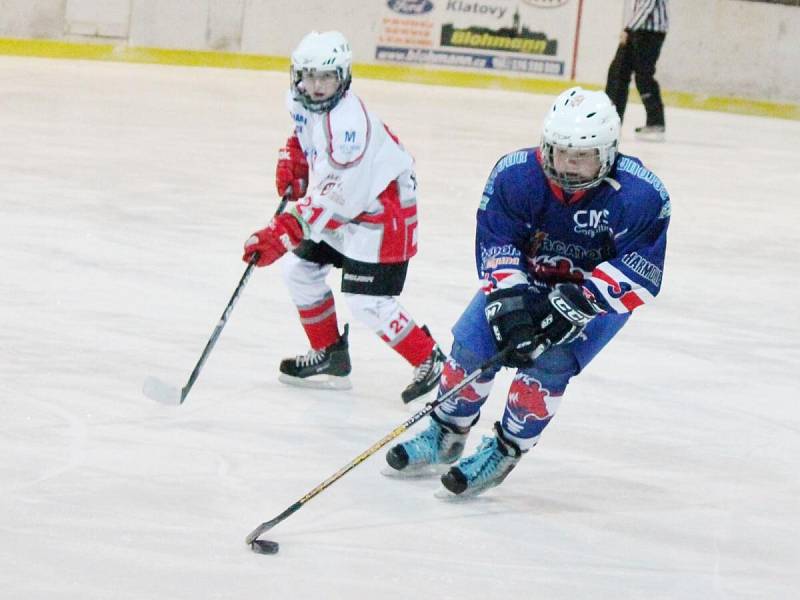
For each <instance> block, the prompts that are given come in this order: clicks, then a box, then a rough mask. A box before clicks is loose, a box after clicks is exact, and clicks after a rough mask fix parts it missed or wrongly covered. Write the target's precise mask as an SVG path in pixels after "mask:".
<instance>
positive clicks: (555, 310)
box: [530, 283, 603, 356]
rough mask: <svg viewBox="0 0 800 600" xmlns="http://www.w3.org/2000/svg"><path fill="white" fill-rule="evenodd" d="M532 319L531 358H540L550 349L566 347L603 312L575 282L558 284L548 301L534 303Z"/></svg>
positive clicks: (531, 310)
mask: <svg viewBox="0 0 800 600" xmlns="http://www.w3.org/2000/svg"><path fill="white" fill-rule="evenodd" d="M530 312H531V317H532V319H533V322H534V323H536V328H537V333H536V335H535V338H534V347H533V349H532V350H533V355H534V356H539V355H540V354H542V352H544V351H546V350H547V349H548V348H550V347H551V346H558V345H559V344H568V343H569V342H571V341H572V340H574V339H575V338H576V337H578V336H579V335H580V334H581V332H582V331H583V328H584V327H586V326H587V325H588V324H589V322H590V321H591V320H592V319H594V318H595V317H596V316H597V315H598V314H600V313H601V312H603V310H602V309H601V308H600V307H599V306H598V305H597V303H596V302H595V300H594V298H592V297H591V296H587V295H586V294H584V293H583V288H582V287H581V286H579V285H575V284H574V283H559V284H558V285H557V286H556V287H555V288H554V289H553V291H551V292H550V293H549V294H548V295H547V298H543V299H542V300H539V301H538V302H537V303H535V304H534V305H533V306H532V307H531V309H530Z"/></svg>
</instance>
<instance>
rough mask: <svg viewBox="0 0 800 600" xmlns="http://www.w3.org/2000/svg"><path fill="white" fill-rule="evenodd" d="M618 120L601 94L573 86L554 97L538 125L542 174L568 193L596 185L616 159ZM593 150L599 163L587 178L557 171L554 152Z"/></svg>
mask: <svg viewBox="0 0 800 600" xmlns="http://www.w3.org/2000/svg"><path fill="white" fill-rule="evenodd" d="M619 132H620V118H619V115H618V114H617V109H616V107H615V106H614V105H613V104H612V102H611V99H610V98H609V97H608V96H607V95H606V94H605V93H604V92H592V91H589V90H584V89H583V88H581V87H573V88H570V89H568V90H567V91H565V92H562V93H561V95H559V96H558V98H556V100H555V102H553V105H552V106H551V107H550V110H549V111H548V113H547V116H546V117H545V119H544V125H543V126H542V142H541V151H542V168H543V170H544V173H545V175H547V177H548V178H549V179H550V180H552V181H553V182H554V183H556V184H557V185H559V186H560V187H561V188H563V189H565V190H566V191H568V192H574V191H577V190H583V189H588V188H591V187H594V186H596V185H598V184H599V183H600V182H601V181H603V179H604V178H605V177H606V175H608V173H609V171H611V167H613V166H614V160H615V159H616V157H617V146H618V144H619ZM556 148H558V149H573V148H574V149H577V150H595V151H596V156H597V159H598V163H599V169H598V171H597V174H596V175H594V176H593V177H590V178H585V177H578V176H576V175H574V174H569V173H565V172H558V171H557V170H556V168H555V164H554V155H555V150H556Z"/></svg>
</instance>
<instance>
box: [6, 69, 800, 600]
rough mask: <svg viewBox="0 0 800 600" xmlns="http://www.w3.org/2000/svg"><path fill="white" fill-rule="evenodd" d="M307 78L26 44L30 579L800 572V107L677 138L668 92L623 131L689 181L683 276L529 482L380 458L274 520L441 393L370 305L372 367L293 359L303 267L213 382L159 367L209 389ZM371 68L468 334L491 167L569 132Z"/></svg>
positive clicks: (654, 581)
mask: <svg viewBox="0 0 800 600" xmlns="http://www.w3.org/2000/svg"><path fill="white" fill-rule="evenodd" d="M287 83H288V75H286V74H283V73H272V72H256V71H236V70H214V69H203V68H179V67H164V66H148V65H126V64H106V63H96V62H70V61H51V60H45V59H22V58H8V57H2V58H0V90H2V91H1V92H0V132H2V147H1V148H2V149H0V256H2V277H0V302H1V303H2V305H1V306H0V456H1V457H2V459H0V565H2V568H0V590H2V591H0V596H2V597H3V598H8V599H9V600H11V599H13V600H28V599H48V600H52V599H54V598H58V599H75V600H93V599H104V600H107V599H112V598H113V599H114V600H126V599H131V600H134V599H135V600H141V599H144V598H151V599H155V598H159V599H175V600H178V599H180V600H183V599H186V600H203V599H211V598H215V599H240V598H241V599H245V598H247V599H251V598H270V599H272V598H293V599H305V598H315V599H316V598H348V599H353V598H381V599H384V598H386V599H389V598H391V599H394V598H397V599H400V598H440V599H445V598H453V599H459V600H466V599H472V598H476V599H487V598H546V599H549V600H556V599H575V598H591V599H593V600H599V599H615V600H618V599H620V598H626V599H627V598H632V599H640V598H647V599H649V600H652V599H670V600H672V599H709V598H715V599H716V598H731V599H734V598H757V599H786V600H789V599H794V598H797V597H800V516H799V515H798V513H799V512H800V500H798V498H800V475H798V464H799V463H800V458H799V457H800V407H798V400H797V398H798V393H797V389H796V388H797V387H798V384H799V383H800V375H798V367H800V318H798V310H797V302H798V294H799V293H800V286H799V285H798V283H797V272H796V270H797V257H798V248H800V234H798V231H800V198H798V197H797V193H798V192H797V190H798V188H800V168H798V161H797V157H798V148H800V123H798V122H791V121H781V120H772V119H764V118H755V117H745V116H735V115H728V114H715V113H711V112H695V111H688V110H680V109H669V108H668V111H667V120H668V136H669V139H668V142H667V143H666V144H649V145H648V144H645V143H641V142H637V141H636V140H634V139H633V136H632V130H633V127H634V126H636V125H639V124H641V123H642V122H643V111H642V107H641V106H640V105H633V106H631V107H630V111H629V115H627V119H626V123H625V126H624V128H623V140H622V144H621V150H622V151H623V152H625V153H627V154H633V155H635V156H639V157H640V158H642V160H643V161H644V163H645V164H646V165H647V166H649V167H650V168H651V169H653V170H654V171H655V172H656V173H657V174H658V175H659V176H660V177H661V179H662V180H663V181H664V182H665V184H666V186H667V188H668V189H669V191H670V193H671V196H672V206H673V217H672V225H671V230H670V236H669V246H668V252H667V264H666V270H665V277H664V285H663V291H662V294H661V295H660V296H659V298H658V300H657V301H656V303H655V304H654V305H652V306H649V307H645V308H643V309H641V310H640V311H639V312H638V313H637V314H636V315H634V318H633V319H632V320H631V322H630V323H629V324H628V326H627V327H626V328H625V329H624V330H623V331H622V333H621V334H620V335H619V336H618V337H617V339H616V340H614V342H613V343H612V344H611V345H610V346H609V347H608V348H607V349H606V350H605V351H604V352H603V353H602V354H601V355H600V356H599V357H598V358H597V359H596V361H595V362H593V363H592V364H591V365H590V367H589V368H588V369H587V370H586V371H585V372H584V373H583V374H582V375H581V376H580V377H579V378H577V379H576V380H574V381H573V383H572V385H571V386H570V388H569V390H568V392H567V395H566V396H565V400H564V403H563V404H562V407H561V409H560V411H559V413H558V415H557V417H556V418H555V420H554V421H553V423H552V424H551V426H550V427H549V428H548V430H547V431H546V432H545V434H544V435H543V437H542V441H541V443H540V444H539V445H538V446H537V447H536V448H535V449H534V450H533V451H532V452H531V453H530V454H528V455H527V456H526V457H525V459H524V460H523V461H522V462H521V463H520V464H519V466H518V467H517V469H516V470H515V471H514V473H513V474H512V475H511V476H510V477H509V478H508V480H507V481H506V482H505V483H504V484H503V485H502V486H501V487H499V488H496V489H494V490H491V491H490V492H488V493H487V494H485V495H484V496H482V497H479V498H476V499H474V500H473V501H470V502H464V503H455V504H454V503H446V502H443V501H441V500H439V499H437V498H435V497H434V496H433V494H434V492H435V491H436V490H437V488H438V487H439V483H438V481H437V480H436V479H433V480H415V481H397V480H391V479H388V478H386V477H383V476H382V475H381V474H380V470H381V469H382V467H383V462H384V461H383V452H380V453H379V454H378V455H376V456H374V457H373V458H371V459H369V460H368V461H366V462H365V463H364V464H362V465H361V466H359V467H358V468H357V469H355V470H354V471H352V472H351V473H349V474H348V475H347V476H345V477H344V478H343V479H341V480H339V481H338V482H337V483H335V484H334V485H333V486H332V487H330V488H329V489H327V490H326V491H324V492H323V493H322V494H321V495H320V496H318V497H317V498H315V499H313V500H312V501H311V502H309V503H308V504H307V505H306V506H304V507H303V508H302V510H301V511H299V512H298V513H296V514H294V515H293V516H292V517H291V518H289V519H288V520H286V521H284V522H283V523H281V524H280V525H279V526H278V527H276V528H275V529H274V530H273V531H272V532H270V534H271V535H270V536H269V537H271V538H272V539H275V540H277V541H279V542H280V543H281V551H280V553H279V554H278V555H277V556H272V557H268V556H260V555H256V554H254V553H252V552H251V551H250V550H249V549H248V547H246V546H245V544H244V541H243V540H244V536H245V535H246V534H247V533H248V532H249V531H250V530H251V529H252V528H253V527H255V526H256V525H258V524H259V523H260V522H261V521H264V520H267V519H270V518H272V517H273V516H275V515H277V514H278V513H280V512H281V511H283V510H284V509H285V508H286V507H288V506H289V505H290V504H292V503H293V502H295V501H296V500H297V499H299V498H300V497H302V496H303V495H304V494H305V493H306V492H307V491H309V490H311V489H312V488H313V487H314V486H316V485H317V484H318V483H320V482H321V481H323V480H324V479H326V478H327V477H328V476H329V475H331V474H332V473H334V472H335V471H336V470H338V469H339V468H340V467H342V466H343V465H345V464H347V463H348V462H349V461H350V460H351V459H353V458H354V457H356V456H357V455H358V454H359V453H360V452H362V451H363V450H365V449H366V448H368V447H369V446H371V445H372V444H373V443H374V442H376V441H377V440H379V439H380V438H382V437H383V436H384V435H385V434H386V433H388V432H389V431H391V430H392V429H394V428H395V427H396V426H397V425H399V424H400V423H402V422H403V421H404V420H405V419H406V418H408V416H409V414H410V409H409V408H408V407H404V406H403V405H402V403H401V401H400V391H401V389H402V388H403V386H404V385H405V384H406V383H407V382H408V381H409V380H410V377H411V369H410V367H408V366H407V365H406V364H405V363H404V362H403V361H401V359H400V358H399V357H397V356H396V355H394V354H393V353H392V352H391V351H390V350H389V349H388V348H386V347H384V345H383V344H382V342H381V341H380V340H379V339H377V338H376V337H375V336H374V335H373V334H372V333H371V332H369V331H367V330H366V329H364V328H363V327H361V326H360V325H358V324H357V323H352V324H351V327H352V331H351V352H352V356H353V362H354V372H353V375H352V379H353V383H354V389H353V390H352V391H350V392H334V393H331V392H321V391H308V390H303V389H294V388H289V387H286V386H283V385H282V384H280V383H279V382H278V381H277V364H278V362H279V360H280V358H281V357H284V356H288V355H293V354H296V353H304V352H305V350H306V342H305V338H304V336H303V333H302V330H301V328H300V325H299V323H298V320H297V318H296V313H295V311H294V308H293V306H292V305H291V303H290V301H289V299H288V295H287V293H286V290H285V289H284V286H283V283H282V281H281V279H280V273H279V269H278V268H275V267H272V268H266V269H259V270H258V271H257V272H256V273H255V274H254V276H253V278H252V279H251V280H250V283H249V285H248V286H247V288H246V289H245V291H244V293H243V295H242V297H241V299H240V301H239V303H238V305H237V306H236V309H235V310H234V312H233V314H232V315H231V318H230V321H229V322H228V325H227V328H226V329H225V331H224V332H223V334H222V337H221V338H220V341H219V343H218V344H217V346H216V349H215V350H214V351H213V353H212V354H211V357H210V358H209V360H208V362H207V364H206V366H205V368H204V370H203V372H202V374H201V376H200V379H199V380H198V381H197V384H196V385H195V387H194V390H193V391H192V393H191V394H190V395H189V397H188V399H187V401H186V403H185V404H184V405H183V406H181V407H175V408H169V407H165V406H162V405H159V404H156V403H153V402H152V401H150V400H148V399H147V398H145V397H144V396H143V395H142V393H141V387H142V382H143V380H144V378H145V377H146V376H148V375H155V376H157V377H161V378H162V379H166V380H168V381H171V382H173V383H174V384H175V385H178V386H180V385H183V383H185V381H186V378H187V377H188V374H189V372H190V371H191V369H192V367H193V366H194V364H195V361H196V360H197V359H198V357H199V356H200V353H201V351H202V349H203V347H204V345H205V343H206V341H207V340H208V337H209V335H210V334H211V332H212V330H213V328H214V326H215V325H216V323H217V319H218V318H219V315H220V314H221V312H222V310H223V308H224V307H225V304H226V302H227V301H228V299H229V297H230V295H231V293H232V292H233V289H234V288H235V286H236V283H237V282H238V280H239V277H240V276H241V274H242V272H243V271H244V263H242V262H241V260H240V254H241V247H242V242H243V241H244V240H245V238H246V237H247V236H248V235H249V234H250V233H251V232H252V231H254V230H256V229H258V228H261V227H262V226H264V225H265V224H266V222H267V220H268V218H269V216H270V215H271V213H272V212H273V211H274V209H275V207H276V205H277V198H276V195H275V191H274V187H273V186H274V183H273V173H274V161H275V158H276V155H277V151H276V150H277V148H278V147H279V146H281V145H282V144H283V142H284V141H285V139H286V137H287V135H288V134H289V132H290V128H291V123H290V120H289V118H288V115H287V113H286V111H285V109H284V106H283V94H284V90H285V88H286V86H287ZM354 89H355V90H356V91H357V92H358V93H359V94H360V95H361V96H362V98H363V99H364V101H365V102H366V104H367V106H368V107H369V108H370V109H371V110H373V111H375V112H377V113H378V114H379V115H381V116H382V117H383V119H384V120H385V121H386V122H387V123H388V124H389V125H390V126H391V127H392V129H393V130H394V132H395V133H397V135H398V136H399V137H400V139H401V140H402V141H403V142H404V144H405V145H406V146H407V147H408V148H409V150H411V152H412V153H413V154H414V155H415V157H416V159H417V166H418V176H419V182H420V218H421V243H420V253H419V255H418V256H417V258H415V259H414V260H413V261H412V263H411V269H410V272H409V279H408V282H407V285H406V290H405V291H404V293H403V296H402V301H403V303H404V305H405V306H406V307H407V308H408V309H409V310H410V311H411V312H412V314H413V315H415V317H416V318H417V319H418V320H419V321H421V322H424V323H427V324H428V325H429V326H430V328H431V330H432V332H433V334H434V335H435V336H436V337H437V338H438V339H439V340H440V341H441V343H442V345H443V346H446V347H447V348H449V345H450V341H451V335H450V332H449V329H450V326H451V325H452V323H453V322H454V321H455V319H456V318H457V316H458V315H459V314H460V311H461V309H462V308H463V307H464V305H465V304H466V302H467V301H468V299H469V298H470V297H471V295H472V294H473V292H474V290H475V289H476V285H477V281H476V276H475V271H474V264H473V255H472V245H473V239H474V215H475V210H476V207H477V205H478V202H479V200H480V196H481V191H482V189H483V184H484V181H485V178H486V177H487V175H488V174H489V171H490V170H491V168H492V166H493V164H494V162H495V161H496V160H497V159H498V158H499V157H500V156H501V155H502V154H504V153H506V152H509V151H511V150H514V149H517V148H520V147H525V146H531V145H535V144H537V143H538V138H539V127H540V123H541V120H542V117H543V115H544V112H545V110H546V108H547V106H548V105H549V102H550V98H549V97H544V96H536V95H530V94H521V93H511V92H503V91H489V90H467V89H452V88H440V87H431V86H418V85H411V84H395V83H389V82H385V81H374V80H356V81H355V83H354ZM330 281H331V282H332V283H333V284H335V285H338V283H337V280H336V278H335V277H333V275H332V276H331V278H330ZM339 311H340V315H341V317H340V323H341V322H344V321H348V320H349V313H348V312H347V307H346V306H345V305H344V303H342V302H340V303H339ZM508 381H509V376H508V374H504V375H502V376H501V378H500V380H499V381H498V383H497V385H496V386H495V389H494V393H493V396H492V398H491V399H490V401H489V402H488V403H487V405H486V407H485V408H484V414H483V418H482V420H481V422H480V423H479V424H478V425H477V426H476V427H475V430H474V432H473V434H472V436H471V438H470V442H469V449H471V448H472V447H474V445H476V444H477V443H478V441H479V439H480V436H481V434H484V433H487V432H488V431H489V429H490V427H491V424H492V422H493V421H494V420H495V419H497V418H499V416H500V415H501V412H502V405H503V402H504V391H505V386H506V383H507V382H508ZM793 398H794V400H793Z"/></svg>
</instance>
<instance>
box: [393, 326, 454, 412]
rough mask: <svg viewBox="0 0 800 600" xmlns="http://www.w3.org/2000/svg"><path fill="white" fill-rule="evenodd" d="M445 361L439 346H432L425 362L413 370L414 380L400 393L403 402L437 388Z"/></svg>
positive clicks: (445, 358)
mask: <svg viewBox="0 0 800 600" xmlns="http://www.w3.org/2000/svg"><path fill="white" fill-rule="evenodd" d="M426 331H427V329H426ZM446 360H447V357H446V356H445V355H444V353H443V352H442V351H441V350H439V346H438V345H434V346H433V350H431V354H430V356H428V358H426V359H425V362H423V363H422V364H420V365H419V366H418V367H415V368H414V379H413V380H412V381H411V383H409V384H408V386H407V387H406V389H404V390H403V393H402V397H403V402H405V403H406V404H408V403H409V402H411V401H412V400H416V399H417V398H419V397H420V396H424V395H425V394H427V393H428V392H430V391H431V390H432V389H433V388H435V387H436V386H438V385H439V379H440V378H441V377H442V369H443V368H444V363H445V361H446Z"/></svg>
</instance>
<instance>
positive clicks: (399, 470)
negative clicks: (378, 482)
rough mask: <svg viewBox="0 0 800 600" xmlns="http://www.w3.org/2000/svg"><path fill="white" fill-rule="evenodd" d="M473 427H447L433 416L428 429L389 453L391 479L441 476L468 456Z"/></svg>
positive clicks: (387, 458) (432, 414)
mask: <svg viewBox="0 0 800 600" xmlns="http://www.w3.org/2000/svg"><path fill="white" fill-rule="evenodd" d="M468 434H469V427H456V426H455V425H450V424H449V423H445V422H444V421H442V420H441V419H440V418H439V417H437V416H436V414H435V413H431V420H430V424H429V425H428V428H427V429H426V430H425V431H423V432H421V433H418V434H417V435H416V436H414V437H413V438H411V439H410V440H408V441H406V442H403V443H401V444H397V445H396V446H394V447H392V449H391V450H389V451H388V452H387V453H386V462H387V463H389V468H386V469H384V470H383V474H384V475H387V476H389V477H424V476H426V475H438V474H440V473H441V472H442V471H443V470H444V469H445V468H446V466H447V465H449V464H452V463H454V462H455V461H457V460H458V459H459V458H460V457H461V453H462V452H464V442H465V441H466V439H467V435H468Z"/></svg>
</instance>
